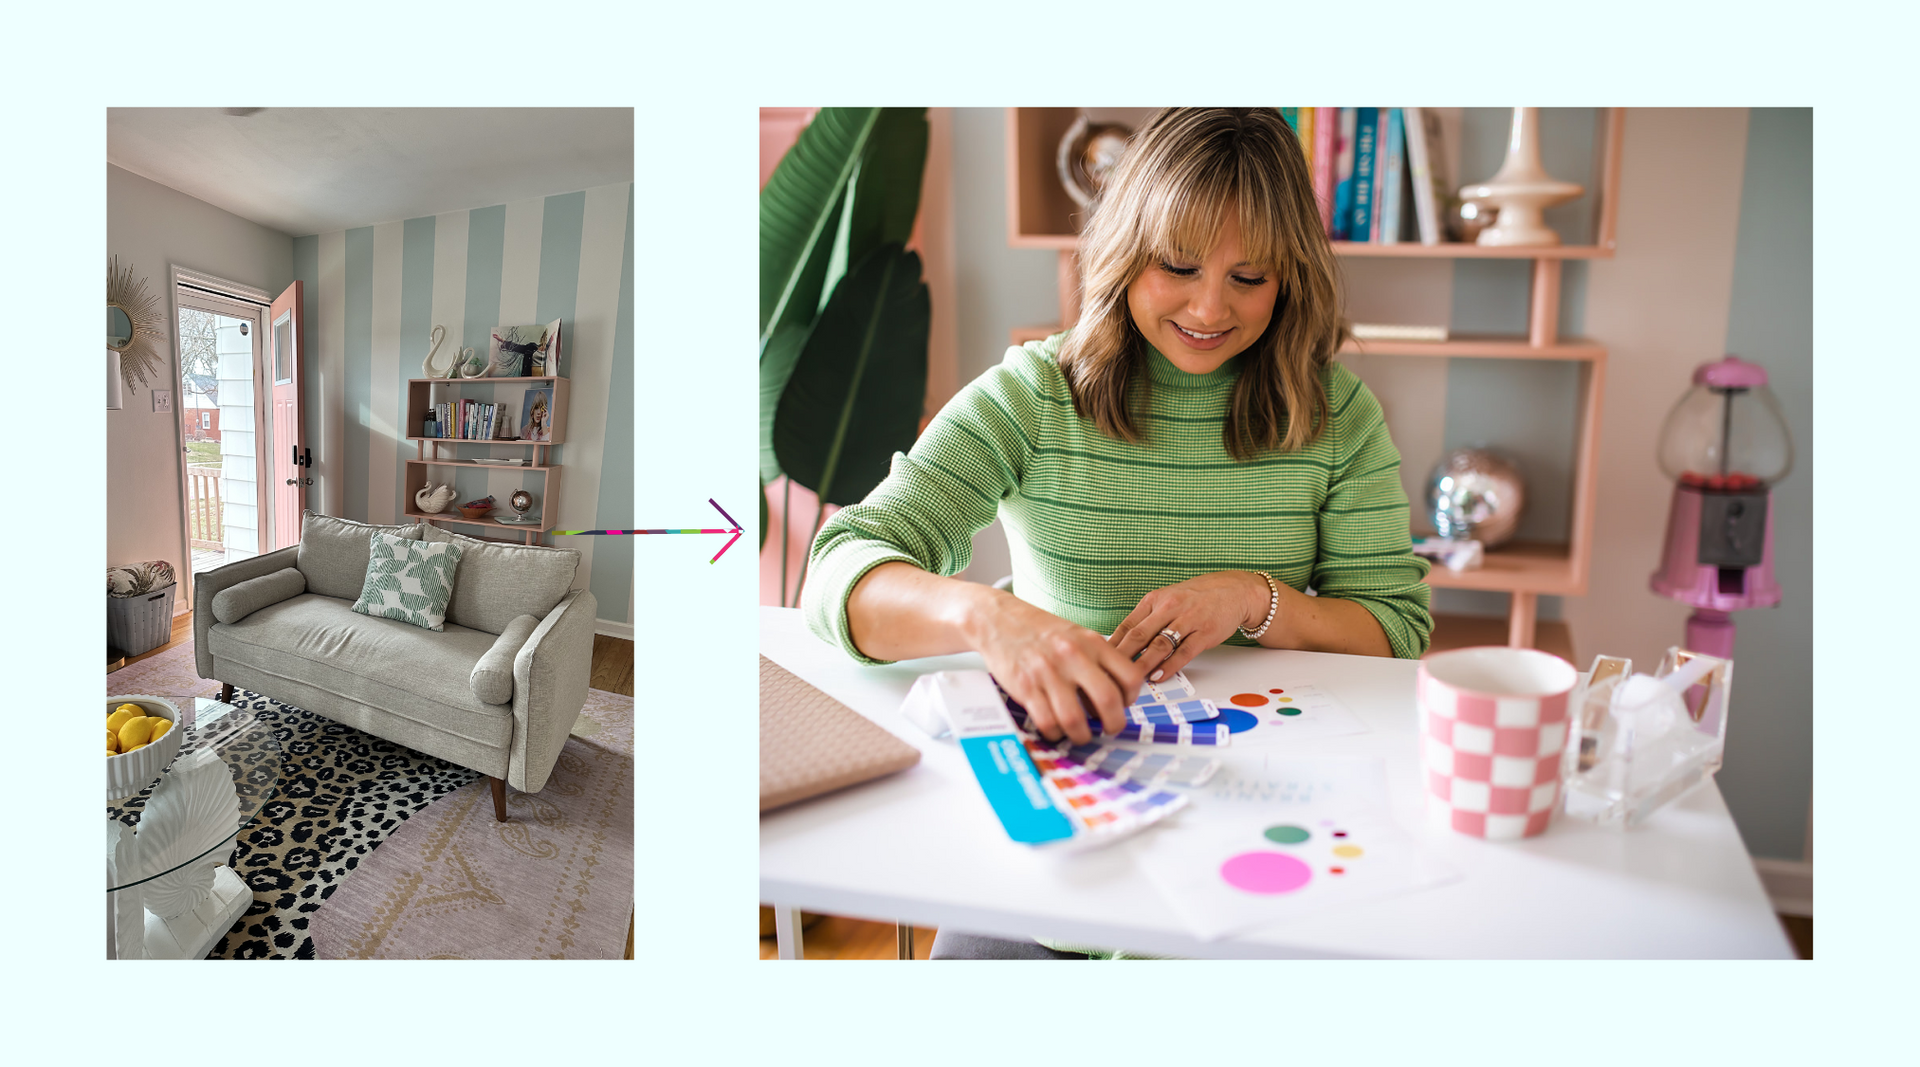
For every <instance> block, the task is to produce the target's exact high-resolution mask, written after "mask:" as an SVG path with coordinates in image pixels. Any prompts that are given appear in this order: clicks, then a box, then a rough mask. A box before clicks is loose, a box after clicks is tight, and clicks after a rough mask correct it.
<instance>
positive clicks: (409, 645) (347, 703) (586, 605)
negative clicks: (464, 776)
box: [193, 513, 596, 822]
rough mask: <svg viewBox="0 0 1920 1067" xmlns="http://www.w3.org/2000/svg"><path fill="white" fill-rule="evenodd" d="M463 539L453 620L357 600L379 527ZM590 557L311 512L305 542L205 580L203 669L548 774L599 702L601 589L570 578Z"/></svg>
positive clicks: (380, 733) (496, 793) (388, 729)
mask: <svg viewBox="0 0 1920 1067" xmlns="http://www.w3.org/2000/svg"><path fill="white" fill-rule="evenodd" d="M376 530H378V531H383V532H386V533H392V534H396V535H398V536H402V537H409V538H412V539H414V540H427V541H454V542H457V543H459V544H460V545H461V546H462V550H463V553H462V555H461V558H460V562H459V563H458V564H457V565H456V568H455V571H454V588H453V596H452V599H451V601H450V602H449V603H448V605H447V614H446V622H445V630H444V631H441V632H436V631H433V630H428V629H424V628H422V627H419V626H414V625H411V624H409V623H406V622H401V621H398V620H395V619H385V618H377V617H372V616H368V615H362V614H360V613H358V612H355V611H353V610H352V605H353V603H354V601H355V599H356V598H358V597H359V595H360V587H361V583H362V582H363V580H364V579H365V576H366V568H367V558H368V554H369V547H368V546H369V542H370V539H371V537H372V533H373V531H376ZM579 559H580V553H578V552H576V551H574V550H572V549H558V548H545V547H539V546H528V545H511V544H504V543H501V542H495V541H481V540H476V539H474V538H468V537H462V536H460V535H458V534H451V533H447V532H446V531H443V530H441V529H439V528H437V527H434V526H432V525H426V524H422V525H413V526H369V525H366V524H363V523H355V522H349V521H347V520H344V519H335V518H331V517H327V516H317V515H313V514H311V513H309V514H308V515H307V516H306V517H305V521H304V522H303V524H302V529H301V541H300V544H298V545H295V546H293V547H291V548H284V549H281V550H279V551H277V552H270V553H268V554H266V555H264V556H256V557H254V558H252V559H246V560H241V561H239V562H237V563H230V564H228V565H226V566H224V567H221V568H219V569H217V570H213V571H208V572H207V573H205V574H202V575H199V576H198V577H197V578H196V579H195V581H194V594H193V608H194V611H193V641H194V661H195V665H196V666H197V668H198V670H199V673H200V677H202V678H209V679H214V680H217V681H219V682H220V683H222V686H223V688H222V690H221V692H222V698H223V699H227V698H230V697H231V695H232V689H233V687H235V686H238V687H241V688H245V689H249V690H252V691H253V692H256V693H260V694H262V695H265V696H270V697H272V698H274V699H275V700H279V701H283V702H285V703H288V704H293V705H296V706H298V707H302V708H306V709H307V710H309V711H313V712H317V713H319V714H321V715H325V716H326V717H328V718H330V719H334V720H336V721H338V722H343V723H347V724H348V725H351V726H354V727H356V728H358V729H361V730H365V731H366V732H367V733H370V734H373V735H374V736H376V737H381V738H385V739H386V740H389V741H393V742H395V743H397V744H402V745H406V746H407V747H408V748H412V749H415V750H417V751H420V752H425V753H427V754H428V755H432V756H438V757H439V758H441V759H444V760H447V761H449V762H452V763H457V764H459V765H461V766H463V767H469V768H471V769H473V770H476V771H478V772H480V773H481V774H484V775H486V776H487V777H488V778H490V779H492V786H493V806H494V817H495V818H497V819H499V820H500V821H502V822H504V821H506V817H507V816H506V786H507V785H508V784H511V785H512V786H513V787H514V788H516V789H519V790H521V791H523V792H528V793H535V792H539V791H540V789H541V788H542V787H543V786H545V785H546V783H547V777H548V775H550V774H551V773H552V771H553V765H554V763H555V761H557V760H558V759H559V758H560V749H561V747H562V746H563V745H565V744H566V740H567V734H568V733H569V732H570V731H571V730H572V729H573V724H574V721H575V719H576V718H578V716H579V714H580V709H581V707H582V706H583V705H584V704H585V703H586V698H587V677H588V674H589V672H590V670H591V661H592V656H593V623H594V616H595V614H596V610H595V609H596V605H595V603H594V598H593V594H592V593H590V592H587V591H586V590H584V589H572V588H569V587H570V586H571V584H572V580H573V574H574V571H575V569H576V568H577V566H578V564H579Z"/></svg>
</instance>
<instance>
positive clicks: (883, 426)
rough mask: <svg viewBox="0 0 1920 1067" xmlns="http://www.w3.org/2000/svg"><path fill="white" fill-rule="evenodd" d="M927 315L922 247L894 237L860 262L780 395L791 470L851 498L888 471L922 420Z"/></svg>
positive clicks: (798, 478) (831, 496) (779, 437)
mask: <svg viewBox="0 0 1920 1067" xmlns="http://www.w3.org/2000/svg"><path fill="white" fill-rule="evenodd" d="M931 317H932V310H931V305H930V302H929V299H928V295H927V287H926V285H925V283H923V282H922V281H921V280H920V257H919V256H918V255H915V254H914V253H912V252H908V251H906V250H905V249H904V248H902V247H901V246H900V245H899V244H898V243H888V244H885V245H882V246H881V247H880V248H877V249H875V250H874V251H873V252H872V253H870V254H869V255H867V256H866V258H864V259H862V260H861V261H860V262H858V263H857V264H855V265H854V267H853V269H852V270H851V271H849V272H848V274H847V276H846V277H845V278H844V279H842V280H841V282H840V284H839V285H838V286H837V287H835V289H834V292H833V297H832V299H831V300H829V301H828V303H827V306H826V307H825V308H824V309H822V310H821V312H820V317H819V319H818V320H817V321H816V322H815V323H814V325H813V329H812V331H811V333H810V335H809V336H808V337H807V339H806V345H805V348H804V350H803V351H802V352H801V355H800V358H799V360H798V362H796V363H795V364H794V368H793V374H792V376H791V377H790V378H789V379H788V380H787V384H786V388H785V389H784V390H783V391H782V392H781V394H780V398H779V404H778V406H777V408H776V411H775V415H774V420H773V434H772V437H773V448H774V452H775V455H776V458H777V461H778V463H779V465H780V468H781V469H782V470H784V471H785V472H786V474H787V476H788V477H789V478H791V479H793V480H794V481H795V482H796V483H797V484H799V485H802V486H805V487H806V488H808V489H811V490H813V491H814V492H815V493H816V494H818V495H819V497H820V498H821V499H822V500H824V501H826V502H828V503H831V504H841V505H845V504H852V503H855V502H856V501H858V500H860V499H861V498H862V497H865V496H866V495H867V493H869V492H870V491H872V489H873V487H874V486H876V485H878V484H879V483H880V480H881V479H882V478H884V477H886V474H887V469H888V466H889V465H890V463H891V461H892V458H893V454H894V453H895V452H899V451H904V450H906V449H907V448H910V447H912V445H913V440H914V437H915V436H916V435H917V434H918V432H919V429H920V410H921V406H922V404H923V401H924V397H925V395H926V389H927V334H928V329H929V325H930V323H931Z"/></svg>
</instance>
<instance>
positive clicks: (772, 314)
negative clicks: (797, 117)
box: [760, 107, 880, 353]
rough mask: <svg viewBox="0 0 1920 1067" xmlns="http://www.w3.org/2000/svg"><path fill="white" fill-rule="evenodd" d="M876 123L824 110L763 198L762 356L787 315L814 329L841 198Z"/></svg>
mask: <svg viewBox="0 0 1920 1067" xmlns="http://www.w3.org/2000/svg"><path fill="white" fill-rule="evenodd" d="M879 120H880V109H879V108H834V107H829V108H822V109H821V110H820V112H819V113H818V114H816V115H814V117H813V121H812V122H810V123H808V124H807V128H806V129H804V130H802V131H800V139H799V140H798V141H797V142H795V143H794V146H793V147H792V148H790V149H788V150H787V154H786V155H785V156H783V157H782V158H781V160H780V165H779V166H777V167H775V168H774V171H773V176H772V177H770V178H768V179H767V184H766V186H765V187H763V188H762V189H761V190H760V348H761V351H762V353H764V352H765V351H766V347H767V341H768V339H769V338H770V337H772V336H773V332H774V328H775V327H776V326H778V325H779V323H780V320H781V318H782V317H783V316H784V315H786V314H787V313H788V311H789V309H792V311H793V312H795V313H798V314H800V315H801V317H802V320H803V321H811V320H812V318H813V313H814V311H815V310H816V309H817V308H818V307H819V301H820V292H819V288H818V287H819V284H820V280H821V279H822V278H823V277H824V276H825V273H826V260H825V252H826V251H827V250H830V249H831V246H832V243H833V240H832V238H833V230H834V225H835V223H836V221H837V218H838V213H839V208H840V202H841V198H842V197H843V195H844V194H845V193H846V190H847V185H848V183H849V182H850V181H851V180H852V178H853V172H854V168H855V166H856V165H857V164H858V163H859V161H860V157H861V155H862V154H863V153H864V152H865V151H866V146H867V141H868V139H869V138H870V137H871V136H872V134H873V129H874V127H875V125H877V124H878V122H879ZM816 260H817V261H818V262H816ZM815 271H817V273H815ZM810 286H811V287H812V289H811V291H809V287H810Z"/></svg>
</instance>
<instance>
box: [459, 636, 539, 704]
mask: <svg viewBox="0 0 1920 1067" xmlns="http://www.w3.org/2000/svg"><path fill="white" fill-rule="evenodd" d="M539 625H540V620H539V619H536V618H534V617H533V616H531V615H518V616H515V617H514V619H513V621H512V622H509V623H507V628H506V629H505V630H502V631H500V636H499V637H496V638H494V640H493V647H492V648H489V649H487V654H486V655H484V656H481V657H480V662H478V663H476V664H474V665H473V673H472V674H469V675H467V684H468V685H470V686H472V687H473V695H474V696H476V697H478V698H479V699H480V703H482V704H505V703H506V702H507V701H509V700H512V699H513V658H514V657H515V656H517V655H519V654H520V649H521V648H522V647H523V646H525V645H526V643H527V638H529V637H532V636H533V631H534V629H535V628H536V627H538V626H539Z"/></svg>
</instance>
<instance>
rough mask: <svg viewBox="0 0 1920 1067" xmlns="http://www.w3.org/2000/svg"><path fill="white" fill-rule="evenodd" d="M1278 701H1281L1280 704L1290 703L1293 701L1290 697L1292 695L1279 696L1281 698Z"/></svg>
mask: <svg viewBox="0 0 1920 1067" xmlns="http://www.w3.org/2000/svg"><path fill="white" fill-rule="evenodd" d="M1262 703H1265V702H1264V701H1262ZM1280 703H1282V704H1291V703H1293V698H1292V697H1281V698H1280Z"/></svg>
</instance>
